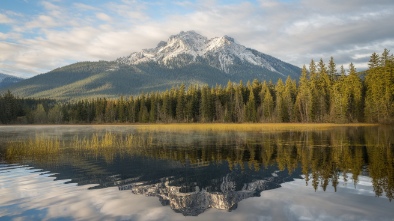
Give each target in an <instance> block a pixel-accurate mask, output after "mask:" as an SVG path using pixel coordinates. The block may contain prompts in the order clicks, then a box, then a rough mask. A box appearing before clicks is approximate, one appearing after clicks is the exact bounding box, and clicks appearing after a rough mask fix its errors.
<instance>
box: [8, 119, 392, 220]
mask: <svg viewBox="0 0 394 221" xmlns="http://www.w3.org/2000/svg"><path fill="white" fill-rule="evenodd" d="M393 197H394V128H393V127H377V126H376V127H335V128H331V129H324V130H323V129H322V130H313V131H312V130H304V131H297V130H291V131H290V130H289V131H286V130H282V131H280V130H275V132H269V131H268V130H259V131H240V132H235V131H222V130H218V131H215V130H180V131H176V130H171V131H166V130H158V129H155V128H154V127H143V126H7V127H5V126H2V127H0V220H189V219H191V220H374V221H375V220H394V202H391V200H392V199H393Z"/></svg>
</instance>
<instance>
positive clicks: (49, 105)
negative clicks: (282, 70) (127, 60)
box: [0, 49, 394, 123]
mask: <svg viewBox="0 0 394 221" xmlns="http://www.w3.org/2000/svg"><path fill="white" fill-rule="evenodd" d="M22 101H23V99H19V98H16V97H14V96H13V95H12V94H11V93H7V94H4V95H3V96H1V97H0V115H1V117H0V119H1V122H2V123H12V122H21V123H115V122H120V123H123V122H124V123H126V122H127V123H138V122H140V123H148V122H150V123H156V122H335V123H347V122H377V123H394V57H393V55H390V54H389V50H387V49H386V50H384V52H383V53H382V54H381V55H378V54H376V53H374V54H372V56H371V58H370V62H369V69H368V70H367V71H366V72H365V73H363V74H362V76H361V74H360V73H358V72H357V71H356V68H355V67H354V65H353V64H350V65H349V68H348V70H345V68H344V67H343V66H341V67H340V68H339V70H338V69H337V67H336V65H335V62H334V59H333V58H331V59H330V61H329V62H328V64H325V63H324V61H323V60H322V59H320V61H319V62H315V61H314V60H312V61H311V62H310V64H309V67H308V68H307V67H306V66H304V67H303V68H302V73H301V77H300V79H299V81H298V83H297V82H296V80H294V79H291V78H290V77H289V78H287V80H286V81H282V79H279V80H278V81H277V82H275V83H273V82H266V81H263V82H260V81H258V80H254V81H253V82H247V83H246V84H245V83H243V82H242V81H241V82H239V83H234V82H230V81H229V82H228V83H227V86H225V87H223V86H216V87H210V86H189V87H188V88H186V86H185V85H180V86H179V87H176V88H172V89H171V90H167V91H165V92H155V93H147V94H141V95H139V96H131V97H121V98H119V99H108V98H95V99H85V100H79V101H75V102H67V103H61V102H57V103H54V102H53V101H49V100H42V101H36V102H30V105H29V104H27V103H26V102H22Z"/></svg>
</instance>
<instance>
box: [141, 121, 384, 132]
mask: <svg viewBox="0 0 394 221" xmlns="http://www.w3.org/2000/svg"><path fill="white" fill-rule="evenodd" d="M136 126H138V127H139V128H141V129H146V130H149V129H154V130H185V131H191V130H218V131H220V130H222V131H277V130H315V129H319V130H322V129H332V128H335V127H372V126H379V124H368V123H351V124H333V123H238V124H237V123H171V124H138V125H136Z"/></svg>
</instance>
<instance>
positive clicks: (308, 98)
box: [295, 65, 312, 122]
mask: <svg viewBox="0 0 394 221" xmlns="http://www.w3.org/2000/svg"><path fill="white" fill-rule="evenodd" d="M295 106H296V110H297V115H298V118H299V121H301V122H311V121H312V91H311V88H310V86H309V81H308V78H307V70H306V67H305V65H304V66H303V68H302V71H301V76H300V83H299V87H298V94H297V98H296V104H295Z"/></svg>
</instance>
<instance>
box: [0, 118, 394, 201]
mask: <svg viewBox="0 0 394 221" xmlns="http://www.w3.org/2000/svg"><path fill="white" fill-rule="evenodd" d="M137 128H139V129H137V130H136V131H134V132H131V133H123V134H122V133H114V132H106V133H103V134H91V135H89V136H83V137H78V136H75V137H73V138H70V139H69V140H61V141H60V140H59V139H58V138H56V137H45V136H43V135H38V136H36V137H33V138H30V139H27V140H19V141H9V142H8V143H6V144H5V147H3V148H0V150H1V151H0V154H1V155H0V156H1V158H2V160H4V161H5V162H7V163H25V162H35V163H37V164H38V165H37V166H38V167H39V168H45V167H46V166H48V165H51V166H55V167H58V166H59V165H58V164H61V163H60V161H62V159H63V160H64V158H67V159H69V160H70V159H72V161H73V162H74V163H73V165H77V164H81V165H88V164H87V163H86V160H83V159H86V158H90V159H93V161H92V162H94V161H95V159H97V158H103V159H105V161H106V162H107V163H108V164H110V163H113V162H114V161H115V159H119V158H132V157H135V156H142V157H149V158H152V159H160V160H170V161H177V162H181V163H183V164H190V165H193V166H196V167H201V166H202V167H203V166H207V165H210V164H227V165H228V167H229V169H230V170H233V169H236V168H237V169H241V170H243V169H244V168H246V167H247V168H249V169H252V170H261V169H264V168H267V167H270V166H275V165H276V166H277V167H278V169H279V170H282V171H283V170H287V171H288V172H289V173H292V172H293V171H295V170H296V169H297V168H301V170H302V173H303V174H304V177H305V181H306V184H307V185H311V186H312V187H313V188H314V189H315V190H316V189H318V188H322V189H323V190H326V188H327V187H328V186H333V187H334V188H335V190H336V188H337V185H338V183H339V181H338V180H339V178H340V177H342V179H344V180H345V182H353V183H354V185H357V183H358V180H359V176H360V175H367V176H370V177H371V178H372V184H373V188H374V191H375V194H376V196H383V195H385V196H386V197H387V198H389V199H390V200H391V199H393V198H394V146H393V143H394V140H393V139H394V138H393V136H392V134H393V133H394V131H393V129H392V128H390V127H335V129H333V128H331V129H330V128H327V129H325V130H308V129H306V130H292V129H289V128H288V129H285V130H280V129H278V130H277V132H268V131H259V130H256V131H248V132H242V131H231V130H227V132H226V133H222V132H221V130H213V129H212V128H209V126H208V127H207V128H206V129H205V130H203V129H202V127H201V128H197V129H192V128H189V129H190V130H189V131H188V132H189V136H187V137H185V136H184V134H183V131H184V128H179V130H178V131H176V130H175V129H173V130H171V131H168V130H161V129H160V128H159V129H157V128H155V127H154V126H150V127H149V126H140V127H137ZM77 162H78V163H77ZM89 165H91V163H90V164H89ZM85 167H86V166H84V168H85ZM90 167H92V168H96V167H94V166H90ZM85 169H86V168H85ZM95 170H96V169H95Z"/></svg>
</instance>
